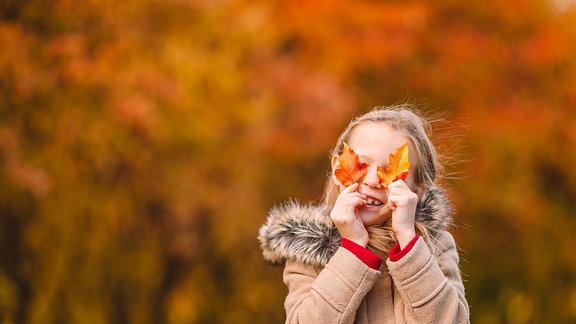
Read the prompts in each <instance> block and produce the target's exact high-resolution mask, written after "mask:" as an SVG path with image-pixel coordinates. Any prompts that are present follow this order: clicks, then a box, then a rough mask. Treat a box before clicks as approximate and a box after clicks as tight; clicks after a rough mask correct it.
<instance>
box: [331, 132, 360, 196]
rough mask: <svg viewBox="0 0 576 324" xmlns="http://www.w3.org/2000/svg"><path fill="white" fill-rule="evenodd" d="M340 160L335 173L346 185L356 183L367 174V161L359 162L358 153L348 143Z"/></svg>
mask: <svg viewBox="0 0 576 324" xmlns="http://www.w3.org/2000/svg"><path fill="white" fill-rule="evenodd" d="M338 161H339V162H340V166H339V167H338V168H337V169H336V170H335V171H334V175H335V176H336V178H337V179H338V181H340V183H342V184H343V185H344V186H349V185H351V184H353V183H356V182H358V180H360V179H361V178H362V177H364V176H365V175H366V172H367V168H366V163H359V162H358V155H357V154H356V153H355V152H354V150H352V149H351V148H350V147H349V146H348V144H346V143H344V149H343V150H342V154H341V155H340V156H339V157H338Z"/></svg>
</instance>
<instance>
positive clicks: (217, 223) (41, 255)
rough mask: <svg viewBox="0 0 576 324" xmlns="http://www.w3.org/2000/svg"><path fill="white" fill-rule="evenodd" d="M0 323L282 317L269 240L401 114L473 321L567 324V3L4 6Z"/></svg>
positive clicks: (192, 1)
mask: <svg viewBox="0 0 576 324" xmlns="http://www.w3.org/2000/svg"><path fill="white" fill-rule="evenodd" d="M0 14H1V18H0V322H1V323H281V322H283V321H284V318H285V315H284V310H283V300H284V297H285V295H286V288H285V287H284V284H283V283H282V278H281V269H280V268H274V267H271V266H268V265H266V264H265V263H264V261H263V260H262V257H261V252H260V248H259V243H258V241H257V239H256V236H257V232H258V228H259V227H260V225H261V224H262V223H263V222H264V220H265V217H266V215H267V212H268V210H269V209H270V208H271V207H272V206H274V205H275V204H278V203H281V202H283V201H285V200H287V199H290V198H294V199H298V200H302V201H318V200H319V198H320V197H321V193H322V190H323V185H324V180H325V177H326V175H327V173H328V172H329V157H328V152H329V151H330V149H331V147H332V145H333V144H334V143H335V141H336V138H337V136H338V135H339V134H340V131H341V130H342V128H343V127H344V126H345V125H346V124H347V122H348V121H349V119H350V118H351V117H352V116H354V115H357V114H360V113H363V112H366V111H367V110H368V109H370V108H371V107H374V106H379V105H389V104H395V103H404V102H411V103H415V104H417V105H419V107H421V108H422V109H423V111H424V112H425V113H426V114H427V115H431V116H442V117H443V122H442V123H440V124H438V127H437V128H436V129H435V131H434V134H433V138H434V141H435V143H436V144H437V145H438V147H439V150H440V152H441V153H442V154H443V155H444V157H445V162H446V171H447V176H446V177H445V178H444V179H443V180H442V181H443V183H444V185H446V186H447V187H448V188H449V193H450V195H451V197H452V200H453V202H454V204H455V207H456V210H457V211H458V214H457V226H456V227H455V228H454V229H453V233H454V235H455V237H456V239H457V242H458V244H459V246H460V248H461V255H462V263H461V267H462V272H463V274H464V279H465V286H466V293H467V298H468V301H469V303H470V306H471V316H472V318H471V319H472V322H473V323H574V322H575V321H576V258H575V257H574V256H575V254H574V248H573V244H574V235H576V220H575V217H574V209H575V208H576V168H575V167H574V162H575V161H576V150H575V148H576V86H575V85H576V73H575V72H576V55H575V54H576V11H575V7H574V2H573V1H569V0H547V1H544V0H524V1H519V0H510V1H505V2H502V1H495V0H485V1H456V0H439V1H412V0H408V1H376V0H360V1H358V0H357V1H352V0H307V1H300V0H290V1H284V0H280V1H263V0H250V1H248V0H162V1H160V0H124V1H112V0H84V1H72V0H26V1H22V0H2V2H1V3H0Z"/></svg>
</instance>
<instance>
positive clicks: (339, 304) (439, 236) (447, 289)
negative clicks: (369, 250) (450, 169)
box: [259, 191, 469, 323]
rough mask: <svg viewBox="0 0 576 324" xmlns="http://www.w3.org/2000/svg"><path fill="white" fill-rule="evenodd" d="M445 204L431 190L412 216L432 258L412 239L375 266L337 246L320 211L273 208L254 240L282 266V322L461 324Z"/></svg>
mask: <svg viewBox="0 0 576 324" xmlns="http://www.w3.org/2000/svg"><path fill="white" fill-rule="evenodd" d="M448 207H449V206H448V205H447V200H446V199H445V197H444V196H443V193H442V191H437V192H431V193H429V194H428V196H427V197H424V199H423V201H422V204H421V206H420V207H419V212H418V214H417V219H420V220H421V221H422V220H428V221H429V223H428V224H427V225H429V226H430V228H431V229H432V232H433V234H434V236H433V241H434V246H435V247H436V250H437V252H436V254H435V255H434V254H433V253H432V252H431V251H430V249H429V247H428V246H427V245H426V244H425V242H424V239H422V238H419V239H418V241H417V242H416V244H415V245H414V247H413V248H412V249H411V250H410V252H409V253H408V254H406V255H405V256H404V257H403V258H401V259H400V260H399V261H397V262H392V261H390V260H386V262H385V263H383V264H382V266H381V268H380V270H379V271H378V270H374V269H371V268H369V267H368V266H366V265H365V264H364V263H363V262H362V261H361V260H360V259H358V258H357V257H356V256H355V255H354V254H352V253H351V252H349V251H348V250H346V249H344V248H342V247H340V237H339V234H338V232H337V230H336V229H335V227H334V226H333V224H332V223H331V220H330V218H329V217H328V216H327V210H326V208H324V207H322V206H302V205H298V204H296V203H290V204H288V205H286V206H283V207H280V208H276V209H274V210H272V212H271V213H270V215H269V217H268V221H267V223H266V224H265V225H264V226H262V228H261V229H260V235H259V239H260V241H261V245H262V249H263V252H264V257H265V259H266V260H267V261H268V262H269V263H271V264H276V265H284V283H285V284H286V286H287V287H288V295H287V297H286V300H285V305H284V306H285V308H286V323H468V322H469V309H468V303H467V302H466V299H465V297H464V286H463V284H462V279H461V277H460V271H459V267H458V261H459V258H458V253H457V250H456V245H455V242H454V239H453V237H452V235H451V234H450V233H449V232H447V231H446V230H445V227H446V226H447V225H448V224H449V221H450V219H449V215H448V213H449V208H448Z"/></svg>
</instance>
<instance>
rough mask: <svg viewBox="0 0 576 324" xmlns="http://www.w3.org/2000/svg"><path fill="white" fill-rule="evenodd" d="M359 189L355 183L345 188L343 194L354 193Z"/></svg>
mask: <svg viewBox="0 0 576 324" xmlns="http://www.w3.org/2000/svg"><path fill="white" fill-rule="evenodd" d="M358 187H359V184H358V182H356V183H353V184H351V185H349V186H348V187H346V188H344V190H342V193H350V192H354V191H356V190H358Z"/></svg>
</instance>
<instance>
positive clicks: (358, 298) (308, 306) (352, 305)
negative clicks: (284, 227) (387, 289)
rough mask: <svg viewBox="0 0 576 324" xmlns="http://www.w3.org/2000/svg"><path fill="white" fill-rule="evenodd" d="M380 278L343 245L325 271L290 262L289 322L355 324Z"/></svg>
mask: <svg viewBox="0 0 576 324" xmlns="http://www.w3.org/2000/svg"><path fill="white" fill-rule="evenodd" d="M379 277H380V271H378V270H374V269H371V268H370V267H368V266H367V265H366V264H364V263H363V262H362V261H361V260H359V259H358V258H357V257H356V256H355V255H354V254H352V253H351V252H350V251H348V250H346V249H344V248H342V247H340V248H339V249H338V250H337V251H336V253H335V254H334V256H333V257H332V258H331V259H330V261H329V262H328V264H327V265H326V266H325V267H324V269H322V270H317V269H315V268H313V267H310V266H307V265H304V264H302V263H298V262H290V261H287V262H286V266H285V268H284V283H285V284H286V286H287V287H288V296H287V297H286V301H285V303H284V307H285V308H286V323H325V322H327V323H353V322H354V317H355V315H356V310H357V309H358V307H359V306H360V303H361V302H362V300H363V298H364V296H365V295H366V294H367V293H368V291H370V289H371V288H372V286H373V285H374V283H375V282H376V281H377V280H378V278H379Z"/></svg>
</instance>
